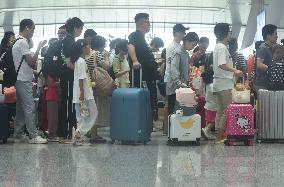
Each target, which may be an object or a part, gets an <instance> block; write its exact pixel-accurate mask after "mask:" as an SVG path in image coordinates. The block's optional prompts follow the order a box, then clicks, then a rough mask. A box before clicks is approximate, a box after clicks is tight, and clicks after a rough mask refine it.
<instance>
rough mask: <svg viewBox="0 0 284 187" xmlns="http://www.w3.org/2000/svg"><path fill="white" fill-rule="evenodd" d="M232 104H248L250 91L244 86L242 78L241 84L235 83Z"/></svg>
mask: <svg viewBox="0 0 284 187" xmlns="http://www.w3.org/2000/svg"><path fill="white" fill-rule="evenodd" d="M232 102H233V103H250V89H249V88H248V86H246V85H245V81H244V77H243V82H242V83H236V84H235V87H234V88H233V90H232Z"/></svg>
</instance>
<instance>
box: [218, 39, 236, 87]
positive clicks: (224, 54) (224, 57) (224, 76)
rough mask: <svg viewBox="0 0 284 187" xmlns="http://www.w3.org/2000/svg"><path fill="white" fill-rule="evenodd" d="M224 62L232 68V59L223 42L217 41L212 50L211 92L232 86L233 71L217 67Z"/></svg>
mask: <svg viewBox="0 0 284 187" xmlns="http://www.w3.org/2000/svg"><path fill="white" fill-rule="evenodd" d="M223 64H226V65H227V66H228V67H231V68H233V66H234V65H233V60H232V57H231V55H230V53H229V51H228V49H227V47H226V46H225V45H224V44H223V43H217V44H216V46H215V49H214V51H213V70H214V80H213V92H219V91H224V90H230V89H233V87H234V73H233V72H229V71H225V70H223V69H221V68H219V66H220V65H223Z"/></svg>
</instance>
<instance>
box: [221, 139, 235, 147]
mask: <svg viewBox="0 0 284 187" xmlns="http://www.w3.org/2000/svg"><path fill="white" fill-rule="evenodd" d="M224 144H225V145H227V146H233V145H236V142H235V141H233V140H225V141H224Z"/></svg>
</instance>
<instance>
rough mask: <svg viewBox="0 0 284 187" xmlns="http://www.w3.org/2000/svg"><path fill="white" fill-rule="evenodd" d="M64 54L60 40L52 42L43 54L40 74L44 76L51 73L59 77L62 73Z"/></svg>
mask: <svg viewBox="0 0 284 187" xmlns="http://www.w3.org/2000/svg"><path fill="white" fill-rule="evenodd" d="M63 64H64V56H63V54H62V42H61V41H56V42H54V43H52V44H51V45H50V46H49V48H48V50H47V52H46V55H45V56H44V63H43V65H42V70H41V71H42V74H43V76H44V77H47V76H48V75H51V76H53V77H55V78H60V76H61V75H63V73H62V71H63Z"/></svg>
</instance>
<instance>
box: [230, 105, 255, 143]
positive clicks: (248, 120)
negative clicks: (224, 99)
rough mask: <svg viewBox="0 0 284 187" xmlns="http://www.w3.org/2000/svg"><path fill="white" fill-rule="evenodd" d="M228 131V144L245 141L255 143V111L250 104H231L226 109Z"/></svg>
mask: <svg viewBox="0 0 284 187" xmlns="http://www.w3.org/2000/svg"><path fill="white" fill-rule="evenodd" d="M226 116H227V119H226V131H225V135H226V136H227V139H228V142H227V143H228V144H230V143H234V142H235V141H243V142H244V143H245V144H246V145H252V144H253V137H254V113H253V106H252V105H250V104H230V105H229V106H228V107H227V109H226Z"/></svg>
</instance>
